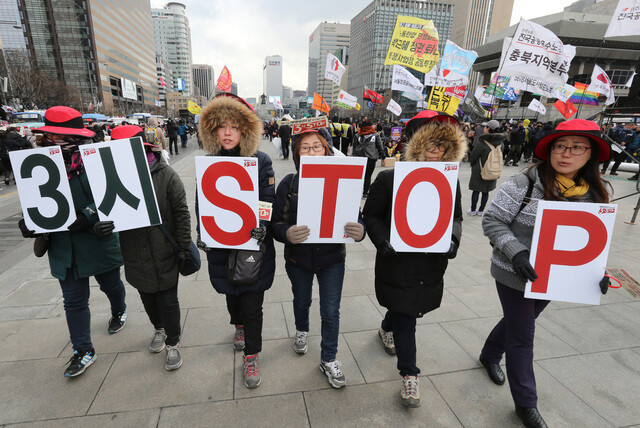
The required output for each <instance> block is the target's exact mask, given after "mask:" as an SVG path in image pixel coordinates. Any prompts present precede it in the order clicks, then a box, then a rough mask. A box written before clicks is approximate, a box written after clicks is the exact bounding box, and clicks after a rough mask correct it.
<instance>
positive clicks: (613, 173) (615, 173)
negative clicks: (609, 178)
mask: <svg viewBox="0 0 640 428" xmlns="http://www.w3.org/2000/svg"><path fill="white" fill-rule="evenodd" d="M609 175H618V173H617V172H613V171H611V172H610V173H609Z"/></svg>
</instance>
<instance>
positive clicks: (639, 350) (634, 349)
mask: <svg viewBox="0 0 640 428" xmlns="http://www.w3.org/2000/svg"><path fill="white" fill-rule="evenodd" d="M632 350H633V351H635V352H637V353H638V354H640V348H633V349H632Z"/></svg>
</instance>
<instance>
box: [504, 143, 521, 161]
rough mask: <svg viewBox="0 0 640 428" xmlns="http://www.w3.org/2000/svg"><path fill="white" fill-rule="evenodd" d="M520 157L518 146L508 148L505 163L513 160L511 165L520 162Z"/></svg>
mask: <svg viewBox="0 0 640 428" xmlns="http://www.w3.org/2000/svg"><path fill="white" fill-rule="evenodd" d="M521 155H522V146H520V145H511V147H509V157H508V158H507V163H509V161H510V160H513V165H515V164H517V163H518V162H520V156H521Z"/></svg>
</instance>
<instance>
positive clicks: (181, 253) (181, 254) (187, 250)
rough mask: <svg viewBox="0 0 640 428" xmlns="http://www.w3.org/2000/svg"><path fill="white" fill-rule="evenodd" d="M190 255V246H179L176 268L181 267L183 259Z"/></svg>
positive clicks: (187, 258) (185, 259)
mask: <svg viewBox="0 0 640 428" xmlns="http://www.w3.org/2000/svg"><path fill="white" fill-rule="evenodd" d="M190 257H191V249H190V248H180V250H179V251H178V269H182V267H183V265H184V263H185V261H187V260H189V258H190Z"/></svg>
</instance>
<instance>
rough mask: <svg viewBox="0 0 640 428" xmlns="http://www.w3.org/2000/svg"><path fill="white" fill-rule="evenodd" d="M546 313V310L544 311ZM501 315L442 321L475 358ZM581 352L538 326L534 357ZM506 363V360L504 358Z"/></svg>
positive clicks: (443, 325) (448, 330) (554, 356)
mask: <svg viewBox="0 0 640 428" xmlns="http://www.w3.org/2000/svg"><path fill="white" fill-rule="evenodd" d="M543 313H544V312H543ZM500 318H501V317H490V318H481V319H475V320H463V321H454V322H446V323H441V324H440V325H441V326H442V328H444V329H445V330H446V331H447V332H448V333H449V334H450V335H451V336H452V337H453V338H454V339H455V340H456V342H457V343H458V344H459V345H460V346H462V347H463V348H464V350H465V351H467V352H468V353H469V355H471V356H472V357H473V358H474V359H477V358H478V357H479V356H480V351H482V347H483V346H484V341H485V340H486V338H487V336H488V335H489V333H490V332H491V330H492V329H493V327H494V326H495V325H496V323H497V322H498V321H499V320H500ZM578 353H579V352H578V351H576V350H575V349H573V348H572V347H571V346H569V345H567V344H566V343H564V342H563V341H562V340H560V339H559V338H558V337H556V336H555V335H553V334H552V333H550V332H549V331H548V330H546V329H544V328H543V327H541V326H540V325H537V326H536V335H535V341H534V359H535V360H539V359H546V358H556V357H564V356H567V355H576V354H578ZM503 363H504V360H503Z"/></svg>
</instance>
